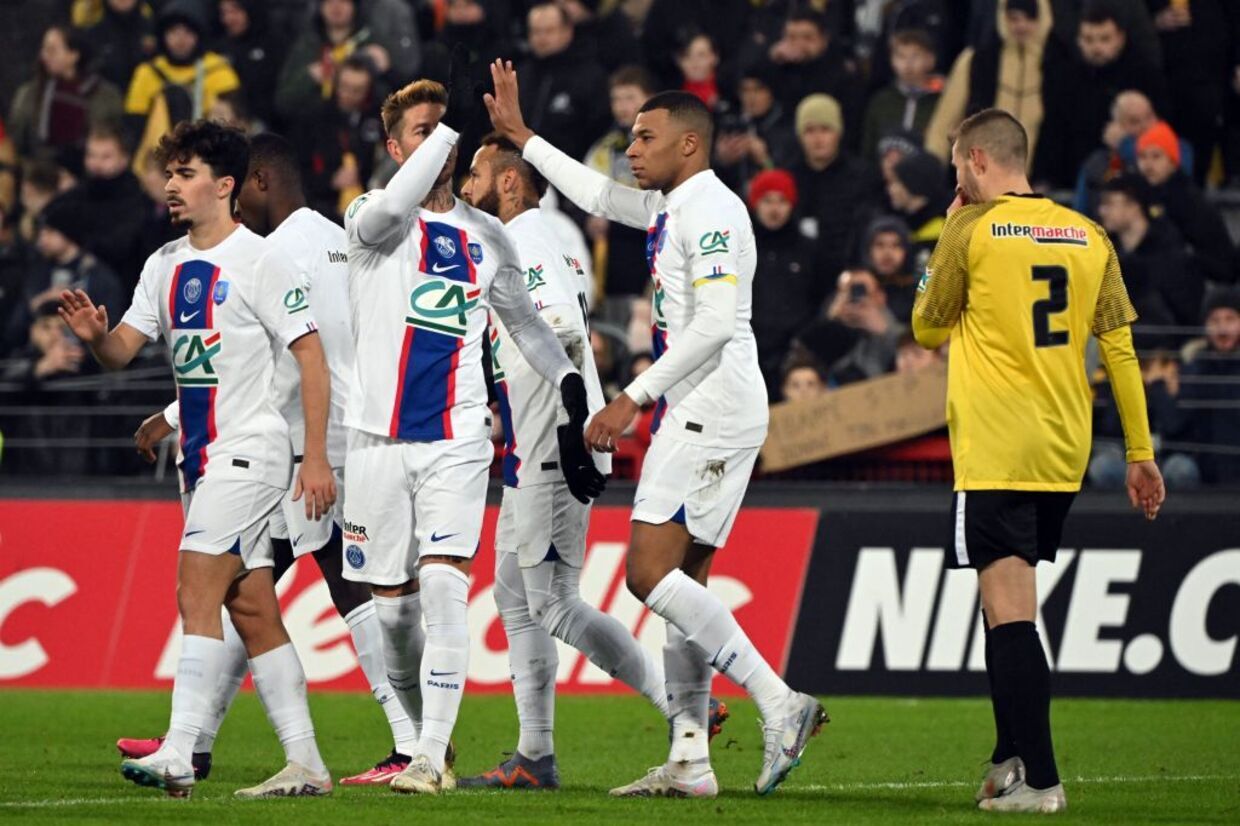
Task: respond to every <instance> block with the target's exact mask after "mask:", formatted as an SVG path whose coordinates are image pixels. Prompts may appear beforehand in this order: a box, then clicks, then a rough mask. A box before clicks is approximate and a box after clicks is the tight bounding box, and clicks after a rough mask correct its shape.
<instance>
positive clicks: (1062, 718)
mask: <svg viewBox="0 0 1240 826" xmlns="http://www.w3.org/2000/svg"><path fill="white" fill-rule="evenodd" d="M311 706H312V709H313V713H314V720H315V724H316V727H317V729H318V733H319V743H320V745H321V747H322V751H323V755H324V758H325V759H326V760H327V763H328V765H329V766H330V767H331V769H332V773H333V775H334V776H335V777H340V776H343V775H345V774H350V773H353V772H356V771H358V770H361V769H362V768H364V767H365V766H367V765H369V764H370V763H373V762H374V761H375V760H377V759H378V758H379V757H381V756H383V754H385V753H386V752H387V751H388V749H389V748H390V745H391V744H390V741H389V739H388V734H387V728H386V724H385V721H384V719H383V715H382V714H381V713H380V711H379V709H378V708H377V707H376V706H375V704H374V702H373V701H372V700H371V699H370V698H369V697H368V696H366V695H358V694H333V693H322V692H319V693H311ZM729 706H730V707H731V709H732V711H733V715H732V720H731V721H730V722H729V723H728V725H727V727H726V728H725V729H724V733H723V735H722V736H721V737H720V738H717V739H716V741H715V746H714V748H713V750H712V751H713V757H714V765H715V770H716V772H717V774H718V776H719V781H720V784H721V786H722V793H721V795H720V796H719V798H717V799H715V800H612V799H609V798H608V797H607V790H608V789H609V788H610V787H612V786H615V785H618V784H621V783H626V782H628V781H631V780H633V779H635V778H636V777H638V776H639V775H640V774H642V773H643V772H644V771H645V770H646V768H647V767H649V766H653V765H655V764H657V763H659V762H661V760H662V759H663V757H664V756H665V752H666V742H667V741H666V728H665V726H664V725H663V723H662V722H661V721H660V720H659V718H658V716H657V714H656V713H654V712H653V711H652V710H650V709H649V708H648V707H647V706H646V705H645V704H644V702H643V701H642V700H641V699H639V698H634V697H567V698H563V699H561V700H560V704H559V709H558V721H557V731H556V743H557V749H558V755H559V761H560V772H561V776H562V780H563V783H564V788H563V789H561V790H560V791H559V792H538V793H528V792H525V793H523V792H483V791H470V792H466V791H458V792H455V793H450V794H445V795H442V796H440V797H438V798H423V797H404V796H399V795H395V794H393V793H392V792H390V791H389V790H387V789H380V788H365V789H358V788H353V787H348V788H345V787H337V789H336V792H335V794H334V796H332V797H331V798H327V799H318V800H269V801H257V802H243V801H237V800H234V799H233V798H232V792H233V790H235V789H237V788H239V787H241V786H244V785H250V784H252V783H256V782H258V781H260V780H262V779H264V778H265V777H267V776H268V775H270V774H271V773H273V772H275V771H276V770H277V769H278V768H279V767H280V765H281V763H282V759H281V753H280V748H279V744H278V743H277V742H276V739H275V736H274V734H273V733H272V732H271V730H270V728H269V727H268V725H267V722H266V719H265V718H264V716H263V712H262V709H261V707H260V706H259V704H258V701H257V699H256V698H255V696H254V695H253V694H252V693H245V694H243V695H242V696H241V697H239V698H238V700H237V703H236V705H235V707H234V708H233V711H232V713H231V714H230V716H229V718H228V719H227V721H225V723H224V728H223V730H222V731H221V733H220V739H219V742H218V743H217V746H216V753H215V768H214V770H213V773H212V775H211V779H210V780H209V781H207V782H206V783H203V784H201V785H200V786H199V787H198V788H197V789H196V790H195V792H194V795H193V798H192V799H191V800H170V799H167V798H164V797H162V796H161V794H160V793H158V792H154V791H152V790H148V789H139V788H138V787H136V786H132V785H130V784H129V783H127V782H124V781H123V779H122V778H121V776H120V773H119V771H118V766H119V763H120V760H119V758H118V757H117V754H116V750H115V748H114V747H113V742H114V741H115V739H116V738H117V737H118V736H121V735H126V736H143V735H150V734H152V733H158V732H159V731H162V730H163V726H164V725H165V723H166V721H167V710H168V694H167V693H165V692H52V691H37V692H36V691H22V690H6V691H0V821H4V822H8V821H10V820H13V821H17V820H20V821H22V822H41V823H168V822H173V820H174V819H175V822H177V823H210V824H215V825H216V826H218V824H221V823H238V822H246V823H295V824H297V826H312V824H333V826H340V824H385V823H397V822H408V823H419V824H420V823H439V822H453V823H456V824H458V825H459V826H463V824H468V823H476V822H503V823H534V822H542V823H545V822H548V821H552V820H556V821H561V822H573V823H579V822H591V821H593V822H604V821H610V822H621V821H622V822H646V823H650V822H654V821H655V820H656V819H666V820H667V822H669V823H676V824H680V823H686V822H699V821H701V822H706V821H709V822H715V823H718V822H732V823H749V822H757V821H760V820H761V821H768V822H773V823H781V822H782V823H792V822H798V823H824V822H833V823H849V824H851V823H884V824H890V823H912V822H934V823H982V822H984V821H986V820H988V819H993V818H995V817H1000V818H1001V819H1002V816H1000V815H992V814H987V813H985V812H979V811H977V810H975V809H974V807H973V803H972V800H973V791H974V788H975V783H976V781H977V780H978V778H979V777H980V770H981V767H982V761H983V760H985V759H986V757H987V756H988V754H989V748H990V745H991V726H990V712H989V707H988V704H987V703H986V702H985V701H984V700H981V699H965V700H954V699H953V700H947V699H933V700H930V699H926V700H908V699H888V698H846V697H841V698H834V699H831V700H829V701H828V703H827V706H828V709H829V710H830V712H831V715H832V718H833V722H832V723H831V724H830V725H829V726H827V727H826V729H825V730H824V732H823V734H822V735H821V736H819V737H818V738H816V739H815V740H814V741H812V742H811V745H810V747H809V749H808V750H807V752H806V755H805V760H804V763H803V765H802V766H801V768H799V769H798V770H797V771H795V772H793V774H792V776H791V777H790V778H789V780H788V781H787V782H786V783H785V784H784V785H783V786H782V787H781V788H780V789H778V790H777V791H776V792H775V794H773V795H771V796H770V797H766V798H759V797H757V796H756V795H754V793H753V792H752V783H753V779H754V777H755V776H756V775H757V772H758V768H759V763H760V760H761V755H762V747H761V736H760V732H759V729H758V726H757V715H756V712H755V711H754V709H753V706H752V705H750V704H749V703H747V702H742V701H737V702H734V703H729ZM1054 720H1055V726H1056V746H1057V750H1058V755H1059V761H1060V762H1059V765H1060V771H1061V773H1062V775H1063V778H1064V783H1065V784H1066V788H1067V791H1068V804H1069V810H1068V812H1067V813H1066V815H1064V816H1061V817H1060V818H1059V820H1060V821H1062V822H1091V823H1124V824H1127V823H1231V824H1234V823H1240V703H1237V702H1222V701H1176V702H1152V701H1103V700H1059V701H1057V702H1056V703H1055V706H1054ZM515 738H516V719H515V714H514V711H513V704H512V699H511V698H510V697H507V696H485V697H469V696H467V697H466V699H465V703H464V706H463V707H462V710H461V718H460V723H459V725H458V727H457V734H456V742H457V746H458V749H459V751H460V755H461V756H460V759H459V762H458V770H459V771H461V772H462V773H472V772H477V771H480V770H483V769H486V768H490V767H491V766H492V765H493V764H494V763H495V762H497V761H498V760H499V759H500V758H501V753H502V752H503V751H505V750H506V749H510V748H512V747H513V746H514V745H515ZM1017 819H1018V820H1019V819H1020V818H1017Z"/></svg>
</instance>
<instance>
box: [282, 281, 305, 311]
mask: <svg viewBox="0 0 1240 826" xmlns="http://www.w3.org/2000/svg"><path fill="white" fill-rule="evenodd" d="M284 309H286V310H288V314H289V315H292V314H293V313H300V312H301V311H302V310H308V309H310V305H309V304H308V303H307V302H306V291H305V290H303V289H302V288H301V287H294V288H293V289H291V290H289V291H288V292H286V293H285V294H284Z"/></svg>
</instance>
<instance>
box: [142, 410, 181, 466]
mask: <svg viewBox="0 0 1240 826" xmlns="http://www.w3.org/2000/svg"><path fill="white" fill-rule="evenodd" d="M176 404H177V403H176V402H173V403H172V404H171V405H170V406H171V407H176ZM175 430H176V428H175V427H173V426H172V424H171V422H169V421H168V417H167V416H166V415H164V411H163V410H159V411H156V412H155V413H152V414H151V415H150V416H147V417H146V419H145V420H143V422H142V424H140V425H138V429H137V430H136V431H134V434H133V443H134V447H136V448H137V450H138V455H139V456H141V457H142V458H143V459H145V460H146V461H148V462H154V461H155V459H156V458H157V457H156V456H155V445H157V444H159V443H160V442H162V441H163V440H164V439H166V438H168V437H169V436H171V435H172V433H173V432H174V431H175Z"/></svg>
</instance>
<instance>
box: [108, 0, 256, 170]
mask: <svg viewBox="0 0 1240 826" xmlns="http://www.w3.org/2000/svg"><path fill="white" fill-rule="evenodd" d="M158 29H159V53H158V54H157V55H155V57H154V58H152V59H151V60H148V61H146V62H145V63H143V64H142V65H140V66H139V67H138V68H137V69H136V70H135V71H134V75H133V80H132V81H131V82H130V84H129V92H128V93H127V94H126V95H125V116H126V120H127V121H128V124H129V130H130V134H131V135H138V136H140V139H139V140H138V141H137V144H136V145H137V149H136V150H135V152H134V161H135V167H134V169H135V172H140V171H141V169H142V168H143V163H144V162H145V160H146V156H147V155H148V154H150V153H151V152H152V151H153V150H154V148H155V146H156V145H157V144H158V143H159V139H160V138H162V137H163V136H164V135H165V134H167V133H168V132H169V131H170V130H171V129H172V127H173V125H175V124H177V123H180V122H181V121H183V120H195V119H197V118H201V117H205V116H206V114H207V112H208V111H209V110H210V109H211V106H212V105H213V104H214V103H215V99H216V98H217V97H219V96H220V95H222V94H224V93H225V92H231V91H232V90H234V89H238V88H240V86H241V81H240V80H239V79H238V78H237V73H236V72H234V71H233V68H232V66H230V65H229V63H228V58H226V57H224V56H223V55H220V54H217V53H215V52H212V51H209V50H207V48H206V40H205V37H206V32H207V21H206V18H205V17H204V16H203V13H202V8H201V6H199V5H198V3H197V2H195V0H172V2H170V3H168V4H166V5H165V6H164V7H163V9H162V10H161V11H160V13H159V24H158Z"/></svg>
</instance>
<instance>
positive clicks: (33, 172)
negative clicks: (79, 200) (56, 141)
mask: <svg viewBox="0 0 1240 826" xmlns="http://www.w3.org/2000/svg"><path fill="white" fill-rule="evenodd" d="M73 183H74V182H73V181H71V180H69V179H67V173H66V171H65V170H64V169H62V168H61V167H59V166H57V165H56V163H55V161H49V160H29V161H26V162H25V163H24V164H22V175H21V189H20V196H19V199H18V207H19V209H18V214H19V215H21V221H20V223H19V224H18V227H19V231H20V233H21V237H22V240H24V241H26V242H27V243H30V244H33V243H34V239H35V236H36V235H38V232H39V223H38V222H39V214H40V213H42V212H43V208H44V207H46V206H47V205H48V204H49V203H51V201H52V199H53V198H55V197H56V195H57V194H59V193H60V192H63V191H64V190H66V189H70V188H72V186H73Z"/></svg>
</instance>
